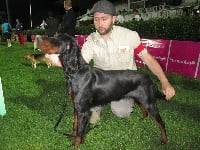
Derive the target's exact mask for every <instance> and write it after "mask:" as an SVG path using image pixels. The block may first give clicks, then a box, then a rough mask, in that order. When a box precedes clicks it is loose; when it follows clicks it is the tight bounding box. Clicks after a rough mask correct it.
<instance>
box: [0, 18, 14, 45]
mask: <svg viewBox="0 0 200 150" xmlns="http://www.w3.org/2000/svg"><path fill="white" fill-rule="evenodd" d="M1 30H2V34H3V36H4V38H5V39H6V42H7V45H8V47H11V46H12V44H11V32H12V28H11V25H10V24H9V23H8V20H7V19H5V18H4V19H3V23H2V24H1Z"/></svg>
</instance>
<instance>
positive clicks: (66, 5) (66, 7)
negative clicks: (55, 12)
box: [64, 1, 69, 10]
mask: <svg viewBox="0 0 200 150" xmlns="http://www.w3.org/2000/svg"><path fill="white" fill-rule="evenodd" d="M68 8H69V6H68V4H67V2H65V1H64V9H65V10H67V9H68Z"/></svg>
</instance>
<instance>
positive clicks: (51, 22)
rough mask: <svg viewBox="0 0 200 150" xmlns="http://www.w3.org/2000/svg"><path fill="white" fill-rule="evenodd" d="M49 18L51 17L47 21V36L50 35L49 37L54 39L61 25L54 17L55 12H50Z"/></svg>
mask: <svg viewBox="0 0 200 150" xmlns="http://www.w3.org/2000/svg"><path fill="white" fill-rule="evenodd" d="M48 16H49V17H48V18H47V20H46V24H47V34H48V36H49V37H53V36H54V35H55V34H56V32H57V30H58V25H59V23H58V19H56V18H55V17H54V14H53V12H49V13H48Z"/></svg>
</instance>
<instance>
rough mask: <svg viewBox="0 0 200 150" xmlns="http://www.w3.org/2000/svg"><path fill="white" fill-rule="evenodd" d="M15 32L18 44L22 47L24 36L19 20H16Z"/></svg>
mask: <svg viewBox="0 0 200 150" xmlns="http://www.w3.org/2000/svg"><path fill="white" fill-rule="evenodd" d="M16 23H17V24H16V32H17V36H18V39H19V43H20V44H21V45H24V34H23V24H22V23H21V22H20V21H19V19H18V18H17V19H16Z"/></svg>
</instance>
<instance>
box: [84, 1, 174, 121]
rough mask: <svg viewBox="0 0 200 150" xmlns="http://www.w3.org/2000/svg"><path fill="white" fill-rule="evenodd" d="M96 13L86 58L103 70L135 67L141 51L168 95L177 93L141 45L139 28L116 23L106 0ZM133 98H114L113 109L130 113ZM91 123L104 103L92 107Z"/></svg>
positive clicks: (122, 113)
mask: <svg viewBox="0 0 200 150" xmlns="http://www.w3.org/2000/svg"><path fill="white" fill-rule="evenodd" d="M91 13H93V14H94V26H95V28H96V32H94V33H91V34H90V35H89V36H88V38H87V41H86V42H85V43H84V45H83V47H82V50H81V53H82V56H83V58H84V59H85V61H86V62H88V63H89V62H90V61H91V60H92V59H93V61H94V66H95V67H97V68H101V69H104V70H126V69H132V70H136V69H137V67H136V64H135V61H134V55H138V56H139V57H140V58H141V59H142V60H143V62H144V63H145V64H146V65H147V66H148V68H149V69H150V70H151V71H152V72H153V73H154V74H155V75H156V76H157V77H158V79H159V80H160V82H161V84H162V91H163V93H164V94H165V95H166V99H167V100H170V99H171V98H172V97H173V96H174V95H175V90H174V88H173V87H172V86H171V84H170V83H169V82H168V80H167V78H166V76H165V74H164V72H163V70H162V68H161V67H160V65H159V64H158V62H157V61H156V60H155V59H154V58H153V57H152V56H151V55H150V54H149V53H148V51H147V50H146V48H145V47H144V46H143V45H142V43H141V41H140V37H139V35H138V33H137V32H135V31H131V30H129V29H126V28H123V27H120V26H115V25H113V24H114V22H115V19H116V10H115V7H114V6H113V4H112V3H111V2H109V1H107V0H100V1H98V2H96V3H95V4H94V6H93V8H92V10H91ZM133 105H134V101H133V100H130V99H127V100H120V101H114V102H111V110H112V112H113V113H114V114H115V115H116V116H118V117H120V118H124V117H128V116H129V115H130V114H131V112H132V111H133ZM91 111H92V115H91V118H90V123H95V122H96V121H98V120H99V119H100V112H101V107H100V106H99V107H94V108H93V109H91Z"/></svg>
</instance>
